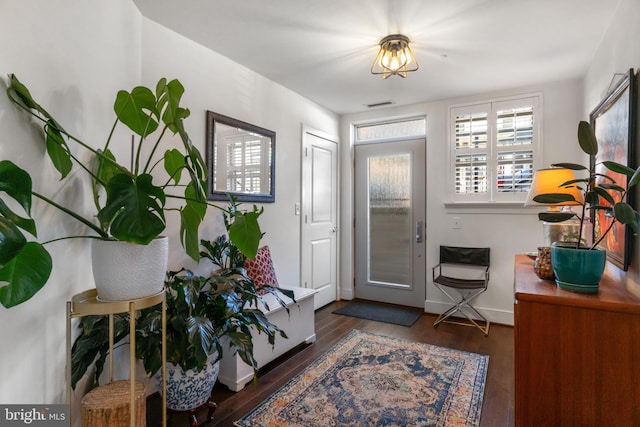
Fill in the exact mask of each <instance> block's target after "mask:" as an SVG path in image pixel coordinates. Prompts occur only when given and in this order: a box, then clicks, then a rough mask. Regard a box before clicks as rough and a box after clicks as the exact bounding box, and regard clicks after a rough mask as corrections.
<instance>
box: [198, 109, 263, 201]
mask: <svg viewBox="0 0 640 427" xmlns="http://www.w3.org/2000/svg"><path fill="white" fill-rule="evenodd" d="M275 163H276V133H275V132H273V131H270V130H268V129H264V128H261V127H258V126H254V125H252V124H249V123H245V122H242V121H240V120H236V119H232V118H231V117H227V116H223V115H222V114H218V113H214V112H212V111H207V167H208V168H209V179H208V192H209V196H208V197H209V200H227V193H231V194H233V195H234V196H235V197H236V199H237V200H238V201H239V202H262V203H273V202H275V171H276V169H275Z"/></svg>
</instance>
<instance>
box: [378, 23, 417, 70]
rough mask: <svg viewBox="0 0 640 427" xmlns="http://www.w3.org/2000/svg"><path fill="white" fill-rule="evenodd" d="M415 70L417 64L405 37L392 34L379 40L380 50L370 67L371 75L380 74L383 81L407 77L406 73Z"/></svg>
mask: <svg viewBox="0 0 640 427" xmlns="http://www.w3.org/2000/svg"><path fill="white" fill-rule="evenodd" d="M417 69H418V62H417V61H416V57H415V56H414V55H413V52H412V51H411V48H410V47H409V38H408V37H407V36H403V35H402V34H393V35H390V36H387V37H385V38H383V39H382V40H380V50H379V51H378V55H377V56H376V59H375V60H374V61H373V65H372V66H371V73H372V74H381V75H382V78H383V79H386V78H388V77H389V76H394V75H395V76H400V77H407V73H408V72H410V71H416V70H417Z"/></svg>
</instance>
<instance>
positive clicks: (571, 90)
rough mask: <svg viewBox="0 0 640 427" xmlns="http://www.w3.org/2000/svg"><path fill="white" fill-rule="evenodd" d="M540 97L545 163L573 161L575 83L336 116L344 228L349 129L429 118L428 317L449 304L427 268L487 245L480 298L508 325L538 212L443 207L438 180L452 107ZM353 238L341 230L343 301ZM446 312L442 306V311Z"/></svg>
mask: <svg viewBox="0 0 640 427" xmlns="http://www.w3.org/2000/svg"><path fill="white" fill-rule="evenodd" d="M532 92H541V93H542V95H543V130H542V141H543V165H545V166H548V165H550V164H551V163H553V162H558V161H576V159H577V158H578V156H580V151H579V148H578V144H577V139H576V131H577V127H578V121H579V117H580V112H581V110H582V86H581V82H580V81H579V80H571V81H562V82H554V83H547V84H542V85H537V86H531V87H523V88H517V89H513V90H509V91H504V92H496V93H487V94H484V95H481V96H474V97H467V98H459V99H452V100H446V101H440V102H432V103H426V104H416V105H412V106H408V107H397V108H388V109H383V110H374V111H370V112H366V113H360V114H351V115H346V116H343V117H341V129H340V138H341V140H342V141H343V144H342V146H341V149H342V151H341V155H342V156H343V162H342V165H343V166H342V170H341V173H342V180H343V181H342V186H341V188H342V194H341V203H342V212H341V214H342V215H343V217H342V221H343V223H351V221H350V219H349V218H352V217H353V203H352V202H351V200H352V198H353V182H352V180H353V171H352V170H351V167H350V165H351V164H352V163H350V162H347V161H346V160H345V159H347V158H351V157H352V156H353V147H352V146H351V144H347V142H349V141H351V139H352V138H351V125H352V123H357V122H361V121H366V120H375V119H383V118H389V117H397V116H406V115H416V114H423V115H426V117H427V187H426V188H427V212H426V219H427V226H426V245H427V258H426V259H427V284H428V287H427V302H426V309H427V311H430V312H441V311H443V310H442V306H441V304H440V303H441V302H444V301H446V298H445V297H443V296H442V294H441V293H440V291H438V290H437V289H436V288H435V287H434V286H433V283H432V280H431V271H430V268H431V267H432V266H434V265H435V264H437V260H438V248H439V245H441V244H452V245H460V246H485V245H486V246H490V247H491V251H492V253H491V258H492V266H491V282H490V285H489V289H488V290H487V292H486V293H484V294H483V295H481V296H480V297H479V298H478V299H477V300H476V302H477V304H476V306H477V307H479V308H481V309H482V311H483V313H485V314H486V315H487V316H488V318H489V319H490V320H492V321H495V322H500V323H505V324H513V259H514V256H515V254H517V253H523V252H528V251H535V250H536V248H537V247H538V246H539V245H541V244H542V226H541V224H540V223H539V222H538V220H537V216H536V212H537V210H535V209H531V208H524V207H522V208H515V209H498V208H478V207H475V208H462V207H456V208H446V207H445V205H444V204H445V202H448V201H450V200H449V199H448V197H447V193H446V189H445V186H444V185H443V182H442V180H443V177H445V176H446V174H447V163H446V162H447V153H448V148H447V147H448V146H447V144H448V129H447V120H448V117H447V115H448V108H449V106H450V105H453V104H460V103H465V102H473V101H479V100H488V99H493V98H499V97H505V96H511V95H518V94H527V93H532ZM452 216H457V217H460V218H461V221H462V228H461V229H455V230H454V229H452V228H451V217H452ZM352 246H353V235H352V234H350V233H347V232H346V231H345V230H344V228H343V234H342V241H341V251H342V253H343V254H345V256H344V257H343V259H342V266H343V269H342V272H341V283H342V284H343V285H345V284H346V286H345V287H343V289H342V290H341V291H342V296H343V297H344V298H351V297H352V296H353V293H352V287H351V285H350V284H351V283H353V280H349V279H350V277H353V276H352V275H353V267H352V265H351V264H349V263H348V259H347V257H350V255H347V254H352V252H353V247H352ZM445 309H446V308H445Z"/></svg>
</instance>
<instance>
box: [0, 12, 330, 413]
mask: <svg viewBox="0 0 640 427" xmlns="http://www.w3.org/2000/svg"><path fill="white" fill-rule="evenodd" d="M0 38H1V39H2V40H4V41H5V43H4V47H3V48H2V51H1V52H0V73H2V75H7V74H10V73H15V74H16V75H17V76H18V77H19V78H20V79H21V80H22V81H23V82H24V83H26V84H27V85H28V87H29V88H30V89H31V90H32V93H33V94H34V96H36V99H37V100H38V101H40V102H41V103H42V104H43V106H45V108H47V109H49V110H50V112H51V113H53V114H54V116H55V117H56V118H58V119H59V121H60V122H61V123H62V124H63V125H64V126H65V127H66V128H67V130H70V131H71V132H72V133H73V132H75V133H76V134H77V135H78V136H82V137H84V138H85V140H87V141H90V142H91V144H92V145H94V146H95V147H101V146H102V144H103V142H104V140H105V139H106V137H107V134H108V131H109V129H110V127H111V125H112V123H113V119H114V116H113V111H112V106H113V101H114V99H115V94H116V92H117V90H119V89H131V88H132V87H133V86H135V85H138V84H144V85H155V83H156V82H157V80H158V78H159V77H162V76H165V77H167V78H170V79H171V78H178V79H180V81H181V82H182V83H183V85H184V86H185V90H186V93H185V95H184V103H183V104H184V105H186V106H188V107H189V108H190V110H191V117H190V118H189V119H188V120H187V122H186V126H187V130H188V132H189V134H190V136H191V138H192V140H193V142H194V144H195V145H196V146H197V147H198V148H200V149H201V150H202V152H203V154H204V139H205V111H206V110H207V109H209V110H213V111H217V112H219V113H222V114H226V115H229V116H232V117H235V118H237V119H240V120H243V121H247V122H249V123H253V124H256V125H259V126H262V127H266V128H268V129H271V130H274V131H275V132H276V134H277V136H276V138H277V146H276V154H277V155H276V203H274V204H265V205H264V206H265V213H264V215H263V216H262V217H261V218H260V224H261V226H262V229H263V231H265V232H266V233H267V234H266V236H265V239H264V243H266V244H269V245H270V246H271V248H272V250H271V252H272V255H273V257H274V264H275V267H276V270H277V273H278V278H279V279H280V282H281V283H283V284H297V283H298V277H299V242H300V232H299V225H298V224H299V217H296V216H295V215H294V204H295V202H298V201H300V164H301V160H300V159H301V133H302V125H303V124H304V125H308V126H311V127H314V128H317V129H319V130H322V131H324V132H327V133H331V134H337V133H338V118H337V116H336V115H335V114H333V113H331V112H329V111H327V110H325V109H323V108H320V107H319V106H317V105H316V104H314V103H312V102H310V101H308V100H306V99H305V98H303V97H301V96H299V95H297V94H295V93H293V92H291V91H290V90H288V89H285V88H283V87H281V86H279V85H277V84H275V83H273V82H271V81H269V80H267V79H265V78H263V77H261V76H259V75H257V74H256V73H254V72H252V71H250V70H248V69H246V68H244V67H241V66H239V65H238V64H235V63H233V62H231V61H229V60H227V59H225V58H223V57H221V56H219V55H217V54H215V53H213V52H211V51H208V50H206V49H204V48H203V47H201V46H200V45H197V44H196V43H193V42H191V41H189V40H187V39H184V38H183V37H181V36H179V35H177V34H175V33H174V32H172V31H169V30H166V29H165V28H163V27H160V26H158V25H157V24H155V23H153V22H151V21H148V20H146V19H143V18H142V16H141V15H140V13H139V11H138V10H137V8H136V7H135V5H134V4H133V2H132V1H131V0H110V1H101V2H83V1H78V0H58V1H56V2H44V1H41V0H21V1H19V2H15V1H8V0H0ZM0 86H1V87H2V92H3V93H4V90H5V88H6V84H5V82H4V81H3V83H2V84H0ZM116 141H124V144H123V145H122V146H121V147H122V149H121V150H118V151H117V152H116V156H118V157H119V158H126V157H124V156H126V155H128V151H129V149H128V146H129V136H128V135H127V132H120V134H119V135H118V139H116ZM0 159H3V160H4V159H7V160H12V161H14V162H16V163H17V164H18V165H19V166H21V167H23V168H25V169H27V170H28V171H29V172H30V173H31V175H32V178H33V180H34V187H35V188H38V189H40V190H41V192H42V193H44V194H48V195H53V194H56V193H57V194H56V197H62V200H64V201H65V202H64V203H65V204H66V203H73V205H74V206H75V207H77V208H79V209H80V210H85V211H86V212H92V207H91V205H92V202H91V196H90V189H89V188H88V185H87V184H88V183H87V182H84V181H80V180H74V179H71V180H69V182H65V183H64V184H60V183H59V182H58V177H57V176H56V174H55V173H54V170H53V168H52V167H51V166H50V165H49V162H48V160H47V159H46V156H45V154H44V152H43V149H42V142H41V139H40V137H39V135H38V133H37V132H36V131H35V130H33V129H32V128H31V127H30V126H29V125H28V124H27V121H26V120H25V117H24V116H23V115H22V114H20V112H19V111H18V110H17V109H16V108H15V107H14V106H13V105H12V104H10V102H9V101H8V100H7V99H6V97H5V96H4V95H1V96H0ZM58 200H60V199H58ZM33 214H34V216H35V218H36V220H37V222H38V225H39V231H40V235H39V238H40V240H41V241H42V240H48V239H51V238H54V237H57V236H60V235H66V234H68V233H69V231H75V232H76V233H81V232H82V230H78V229H77V226H76V225H75V224H73V223H71V222H69V221H68V220H67V219H66V218H64V217H63V216H61V215H60V214H58V213H57V212H55V211H53V210H51V209H50V208H47V207H45V206H42V205H40V204H36V206H35V207H34V209H33ZM208 215H209V217H208V219H207V224H206V225H205V226H204V230H203V231H204V233H203V237H204V238H214V237H215V236H217V235H218V234H220V233H222V232H223V231H224V229H223V227H222V223H221V220H220V218H221V217H220V213H219V211H217V210H214V209H211V211H210V213H209V214H208ZM169 221H173V223H172V224H171V226H170V227H169V228H168V234H169V237H170V239H171V260H170V268H179V267H182V266H187V267H194V266H193V265H192V264H193V263H192V262H191V261H189V260H188V259H187V257H186V255H184V254H183V252H182V250H181V249H180V244H179V238H178V235H177V225H176V221H177V218H175V217H173V218H170V219H169ZM47 248H48V249H49V250H50V251H51V252H52V255H53V261H54V272H53V274H52V277H51V279H50V280H49V282H48V283H47V285H46V286H45V287H44V289H43V290H42V291H40V292H39V293H38V294H37V295H36V296H35V297H34V298H33V299H32V300H30V301H28V302H26V303H24V304H22V305H20V306H18V307H15V308H12V309H5V308H4V307H0V324H1V325H2V328H0V349H1V350H0V378H2V380H1V381H0V403H3V404H9V403H33V404H38V403H42V404H45V403H63V402H65V399H66V377H65V363H66V360H65V357H66V356H65V355H66V353H65V349H66V345H65V344H66V343H65V339H66V329H65V328H66V317H65V311H66V301H68V300H69V299H70V298H71V296H72V295H74V294H76V293H78V292H80V291H83V290H85V289H89V288H92V287H93V279H92V278H91V277H92V276H91V267H90V256H89V255H90V251H89V246H88V244H87V242H86V241H85V240H76V241H64V242H58V243H55V244H52V245H47ZM197 268H198V269H201V270H207V269H210V268H209V266H208V265H205V264H203V265H201V266H199V267H197ZM125 372H126V370H125Z"/></svg>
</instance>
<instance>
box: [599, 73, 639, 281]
mask: <svg viewBox="0 0 640 427" xmlns="http://www.w3.org/2000/svg"><path fill="white" fill-rule="evenodd" d="M635 86H636V81H635V75H634V72H633V69H631V70H629V72H627V73H625V74H624V75H623V77H622V78H621V79H620V81H619V82H618V83H617V84H616V85H615V87H614V88H613V89H612V90H611V91H610V92H609V94H608V95H607V96H606V97H605V99H604V100H603V101H602V102H600V104H598V106H597V107H596V108H595V109H594V110H593V111H592V112H591V114H590V120H591V125H592V126H593V128H594V130H595V133H596V138H597V140H598V153H597V154H596V155H595V156H591V165H592V167H593V165H595V167H596V173H598V174H602V175H607V176H610V177H611V178H612V179H614V180H615V181H616V183H617V184H618V185H620V186H622V187H625V188H626V185H627V178H626V176H625V175H622V174H618V173H615V172H612V171H610V170H608V169H607V168H605V167H604V166H603V165H602V162H603V161H606V160H611V161H615V162H618V163H620V164H623V165H627V166H629V167H631V168H634V169H635V168H636V167H637V165H636V157H635V156H636V147H635V145H636V130H635V127H636V88H635ZM611 194H612V196H614V199H615V198H617V197H618V196H619V195H618V194H617V193H615V192H612V193H611ZM627 203H629V204H630V205H631V206H633V207H634V208H635V200H634V195H633V194H632V192H630V193H628V194H627ZM592 220H593V238H594V242H595V241H597V240H598V239H600V237H601V236H602V234H603V233H604V232H605V231H606V230H607V229H608V228H609V227H610V226H611V223H612V219H611V218H610V217H608V216H606V215H605V212H604V211H603V210H597V211H596V212H592ZM631 233H632V230H631V228H630V227H628V226H625V225H622V224H620V223H618V222H616V223H615V224H613V229H612V230H611V232H610V233H609V234H607V235H606V236H605V238H604V239H603V240H602V241H601V242H600V243H599V244H598V247H599V248H601V249H604V250H606V251H607V259H608V260H609V261H611V262H612V263H614V264H615V265H617V266H618V267H619V268H621V269H623V270H625V271H626V270H627V269H628V268H629V262H630V252H631Z"/></svg>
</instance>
